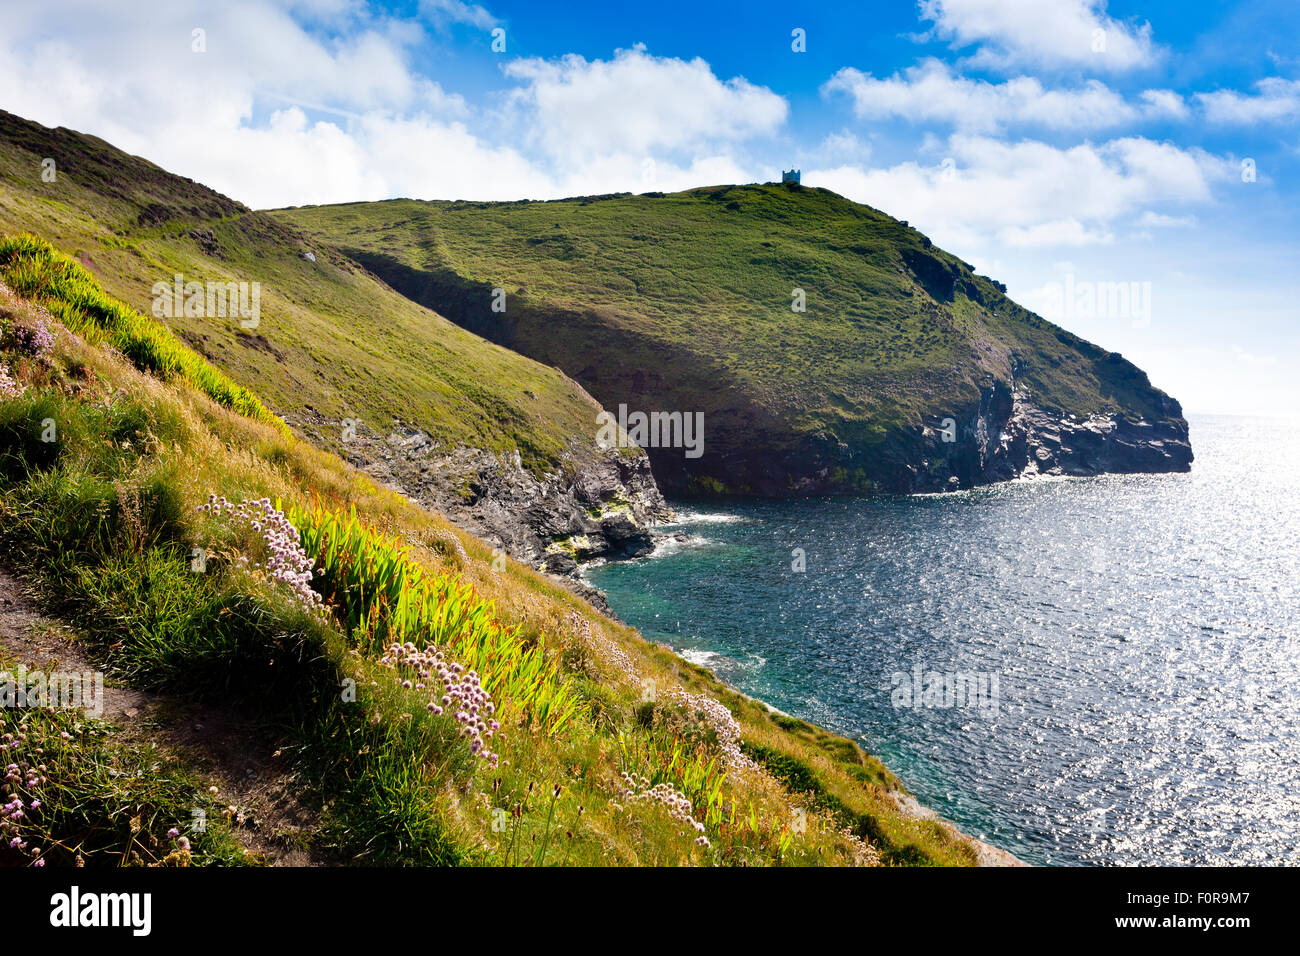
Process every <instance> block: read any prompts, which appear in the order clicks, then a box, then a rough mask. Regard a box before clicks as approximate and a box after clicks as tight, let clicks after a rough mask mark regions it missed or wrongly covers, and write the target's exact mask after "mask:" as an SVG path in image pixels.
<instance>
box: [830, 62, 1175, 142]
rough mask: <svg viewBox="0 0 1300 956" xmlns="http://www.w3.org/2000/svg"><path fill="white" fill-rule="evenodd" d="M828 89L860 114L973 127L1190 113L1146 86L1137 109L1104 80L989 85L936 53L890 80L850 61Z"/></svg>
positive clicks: (1056, 125) (1071, 125) (1079, 126)
mask: <svg viewBox="0 0 1300 956" xmlns="http://www.w3.org/2000/svg"><path fill="white" fill-rule="evenodd" d="M822 91H823V93H833V92H841V93H846V94H848V95H849V96H850V97H851V98H852V100H853V108H854V111H855V113H856V114H857V115H858V116H859V117H860V118H862V119H891V118H897V119H904V120H908V121H911V122H939V123H945V124H951V125H953V126H956V127H957V128H959V129H963V130H968V131H971V132H994V131H997V130H999V129H1002V128H1003V127H1006V126H1011V125H1031V126H1041V127H1045V128H1048V129H1056V130H1098V129H1108V128H1111V127H1115V126H1120V125H1123V124H1128V123H1133V122H1136V121H1138V120H1141V119H1144V118H1148V117H1155V116H1159V117H1162V118H1163V117H1171V116H1172V117H1175V118H1177V117H1179V116H1181V115H1185V114H1186V106H1185V105H1184V104H1183V102H1182V98H1181V97H1179V96H1178V94H1176V93H1172V92H1170V91H1168V90H1147V91H1146V92H1145V93H1143V94H1142V99H1143V101H1144V105H1143V106H1141V107H1139V106H1135V105H1133V104H1131V103H1129V102H1127V101H1126V100H1125V99H1124V97H1122V96H1121V95H1119V94H1118V93H1116V92H1115V91H1114V90H1112V89H1110V87H1108V86H1106V84H1104V83H1102V82H1100V81H1098V80H1090V81H1088V82H1087V83H1085V84H1084V85H1083V86H1080V87H1076V88H1074V89H1047V88H1044V86H1043V84H1042V82H1040V81H1039V80H1038V79H1037V78H1035V77H1030V76H1018V77H1015V78H1013V79H1009V80H1006V81H1005V82H1002V83H991V82H988V81H987V80H973V79H970V78H968V77H964V76H959V75H957V74H955V73H954V72H953V71H952V69H951V68H950V67H948V66H947V65H946V64H944V63H943V62H941V61H939V60H936V59H926V60H923V61H922V62H920V63H919V64H917V65H916V66H912V67H908V68H907V69H906V70H904V71H903V72H902V73H895V74H894V75H893V76H892V77H889V78H888V79H876V78H875V77H873V76H872V75H871V74H869V73H862V72H860V71H858V70H855V69H853V68H851V67H846V68H844V69H841V70H840V71H839V72H837V73H836V74H835V75H834V76H832V77H831V79H830V80H828V81H827V82H826V84H825V85H824V86H823V87H822Z"/></svg>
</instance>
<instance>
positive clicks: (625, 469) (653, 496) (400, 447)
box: [295, 420, 672, 610]
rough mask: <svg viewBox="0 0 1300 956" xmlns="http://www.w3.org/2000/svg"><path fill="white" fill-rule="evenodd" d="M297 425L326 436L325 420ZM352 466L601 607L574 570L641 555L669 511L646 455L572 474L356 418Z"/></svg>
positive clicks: (581, 466) (349, 453) (578, 467)
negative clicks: (536, 469)
mask: <svg viewBox="0 0 1300 956" xmlns="http://www.w3.org/2000/svg"><path fill="white" fill-rule="evenodd" d="M295 424H300V425H301V427H302V428H303V430H304V431H306V432H308V433H315V434H311V438H312V441H313V442H314V443H316V444H318V445H319V444H330V442H328V441H327V440H326V439H325V438H324V435H325V434H326V433H327V432H329V431H333V432H335V433H337V426H333V427H332V428H331V427H330V426H329V425H327V423H326V422H325V421H323V420H309V421H306V422H302V423H295ZM337 450H338V451H339V452H340V454H341V455H342V457H343V458H344V459H345V460H347V461H348V462H349V463H350V464H352V465H354V466H356V467H357V468H359V469H361V470H362V471H364V472H366V473H367V474H368V475H370V476H371V477H372V478H374V479H375V480H376V481H377V482H379V483H380V484H381V485H384V486H385V487H388V488H390V489H392V490H394V491H397V492H398V493H400V494H403V495H405V496H406V497H408V498H410V499H411V500H413V501H416V502H418V503H419V504H421V505H424V506H427V507H430V508H433V509H436V510H437V511H440V512H441V513H443V514H444V515H446V516H447V517H448V518H449V519H451V520H452V521H454V522H455V523H456V524H458V525H459V526H460V527H462V528H464V529H466V530H467V531H470V532H472V533H474V534H475V535H477V536H478V537H480V538H482V539H483V540H485V541H487V542H489V543H490V544H493V545H495V546H497V547H500V548H501V549H502V551H504V552H505V553H506V554H509V555H510V556H511V557H512V558H515V559H516V560H518V561H521V562H523V563H525V564H529V565H531V566H533V567H535V568H537V569H538V570H544V571H548V572H550V573H552V574H554V575H557V576H559V577H561V578H563V579H564V580H565V582H566V583H567V584H569V585H570V587H572V588H573V589H574V590H576V591H578V592H579V593H580V594H582V596H583V597H586V598H587V599H588V600H590V601H592V602H593V603H595V604H596V605H597V606H598V607H601V608H602V609H603V610H604V609H607V608H606V605H605V602H604V598H603V596H602V595H601V594H600V592H598V591H596V590H595V589H593V588H590V587H588V586H586V585H584V584H583V583H582V582H581V580H580V579H579V577H578V562H579V561H589V560H595V559H609V560H614V559H620V558H631V557H638V556H640V555H643V554H648V553H649V552H650V551H651V550H653V549H654V538H653V536H652V532H651V529H652V528H653V527H654V525H655V524H657V523H659V522H660V521H664V520H666V519H668V518H671V517H672V511H671V509H669V508H668V506H667V505H666V504H665V502H664V499H663V496H662V494H660V492H659V488H658V486H657V485H656V484H655V480H654V476H653V475H652V474H651V471H650V461H649V459H648V458H646V456H645V455H644V454H640V453H628V452H627V451H620V450H618V449H609V450H608V451H605V452H604V453H603V454H601V455H599V456H598V457H596V458H594V459H592V458H588V459H587V460H586V461H577V460H575V461H574V462H573V470H572V471H571V473H569V474H567V475H565V474H558V473H554V474H546V475H543V476H540V477H539V476H537V475H535V474H533V473H532V472H530V471H528V470H527V469H526V468H524V467H523V464H522V462H521V460H520V457H519V454H518V453H517V452H516V453H515V454H514V455H512V456H509V457H504V456H500V455H497V454H494V453H492V452H488V451H484V450H482V449H477V448H465V447H457V448H452V449H448V448H444V447H441V446H440V445H439V444H438V443H437V442H435V441H434V440H433V439H432V438H430V436H429V435H428V434H427V433H425V432H423V431H421V430H420V429H417V428H412V427H409V426H406V425H403V424H402V423H401V422H394V423H393V426H392V428H391V429H390V430H389V432H388V434H386V435H384V434H380V433H379V432H377V431H375V430H374V429H371V428H370V427H368V426H367V425H365V424H364V423H362V422H357V423H355V433H354V434H349V436H348V437H347V438H346V440H344V441H342V442H341V443H337Z"/></svg>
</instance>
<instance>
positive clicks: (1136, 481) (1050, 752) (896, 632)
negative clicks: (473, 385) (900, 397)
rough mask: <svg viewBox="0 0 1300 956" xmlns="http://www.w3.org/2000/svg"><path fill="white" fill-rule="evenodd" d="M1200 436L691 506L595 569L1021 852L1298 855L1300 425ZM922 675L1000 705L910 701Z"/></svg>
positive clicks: (1233, 859) (685, 647)
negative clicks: (649, 544) (966, 480)
mask: <svg viewBox="0 0 1300 956" xmlns="http://www.w3.org/2000/svg"><path fill="white" fill-rule="evenodd" d="M1191 428H1192V446H1193V448H1194V449H1195V451H1196V456H1197V459H1196V463H1195V464H1194V465H1193V470H1192V472H1191V473H1190V474H1186V475H1151V476H1106V477H1101V478H1088V479H1066V480H1056V481H1050V480H1049V481H1039V482H1016V483H1011V484H1007V485H1000V486H996V487H991V488H983V489H978V490H975V491H970V492H961V493H958V494H954V495H944V496H931V497H912V498H874V499H865V498H864V499H852V500H845V499H833V500H813V501H780V502H778V501H762V502H728V503H724V504H719V503H717V502H707V503H692V502H675V503H674V505H675V507H676V508H677V509H678V511H679V514H680V515H681V518H682V520H681V522H680V523H679V524H678V525H676V526H674V528H675V530H681V531H684V532H686V533H687V534H688V535H689V538H688V540H687V541H685V542H681V543H678V542H669V543H668V544H666V545H664V546H662V547H660V548H659V549H658V550H657V551H656V552H655V554H654V555H653V556H651V557H648V558H644V559H640V560H637V561H631V562H624V563H618V564H607V565H604V566H600V567H596V568H592V569H589V571H588V578H589V580H590V581H591V582H592V583H593V584H595V585H596V586H597V587H599V588H601V589H603V590H604V591H605V592H606V593H607V594H608V597H609V601H610V604H611V605H612V606H613V608H614V609H615V611H617V612H618V614H619V615H620V616H621V617H623V618H624V619H625V620H626V621H628V622H629V623H631V624H634V625H636V626H637V627H639V628H640V629H641V630H642V632H643V633H644V634H645V635H646V636H647V637H648V638H650V639H652V640H658V641H661V642H663V643H666V644H670V645H671V646H672V647H673V648H675V649H676V650H678V651H679V652H680V653H682V654H683V655H685V656H686V657H688V658H689V659H691V660H694V661H696V662H698V663H701V664H703V665H705V666H707V667H710V668H711V669H713V670H714V671H715V672H716V673H717V674H718V676H719V677H720V678H722V679H723V680H725V681H726V682H727V683H729V684H731V685H732V686H735V687H737V688H739V689H741V690H743V691H745V692H746V693H749V694H751V695H753V696H756V697H759V698H761V699H763V700H766V701H768V702H769V703H771V704H772V705H774V706H776V707H778V708H780V709H781V710H784V711H786V712H788V713H791V714H794V715H797V716H799V717H803V718H806V719H808V720H811V721H814V722H817V723H819V724H822V725H824V726H826V727H829V728H831V729H834V730H836V731H837V732H839V733H842V734H844V735H846V736H849V737H852V738H854V739H856V740H858V741H859V742H860V743H862V745H863V746H864V747H865V748H866V749H868V750H869V751H871V752H872V753H875V754H877V755H878V756H880V757H881V758H882V759H883V760H884V761H885V762H886V763H887V764H888V765H889V767H890V768H891V769H892V770H894V772H895V773H897V774H898V775H899V777H900V778H902V780H903V781H904V783H905V784H906V785H907V787H908V788H909V789H910V790H911V791H912V792H913V793H914V794H916V796H917V797H918V798H919V799H920V800H921V801H922V802H923V803H926V804H927V805H929V806H931V807H933V808H935V809H936V810H938V811H939V812H941V813H942V814H944V815H945V816H947V817H949V818H951V819H952V820H954V821H956V822H957V823H959V824H961V825H962V826H963V827H964V828H965V829H966V830H967V831H968V832H971V833H974V834H976V835H979V836H981V837H983V838H984V839H986V840H988V841H989V842H991V843H993V844H994V845H996V846H1000V847H1003V848H1004V849H1007V850H1010V851H1011V852H1013V853H1015V854H1017V855H1018V856H1020V857H1021V858H1022V859H1024V860H1026V861H1029V862H1033V863H1040V864H1270V863H1281V862H1290V863H1298V862H1300V657H1298V655H1297V640H1298V639H1300V594H1298V593H1297V581H1298V578H1300V494H1297V481H1298V476H1300V448H1298V447H1297V436H1300V428H1298V426H1297V423H1296V422H1290V421H1285V420H1265V419H1245V418H1219V417H1215V418H1210V417H1205V418H1193V419H1192V420H1191ZM795 549H803V553H804V560H805V563H806V570H804V571H803V572H798V571H796V570H794V569H793V567H792V564H794V563H796V561H797V558H798V554H797V553H796V552H795ZM918 667H919V668H920V670H921V672H922V673H923V674H926V675H929V674H939V675H949V677H951V676H952V675H957V674H959V673H960V674H966V675H971V676H972V678H973V679H978V678H981V677H982V679H983V680H984V682H985V683H984V684H983V685H981V689H982V690H984V691H986V692H987V693H986V694H985V696H984V697H983V698H980V699H974V698H973V696H972V695H968V696H967V697H966V698H965V699H963V698H962V697H961V695H957V697H956V699H954V698H953V697H949V698H948V699H946V700H944V699H942V698H935V699H934V701H933V704H934V705H927V703H926V701H925V699H924V698H922V699H920V700H918V701H916V703H919V704H921V706H899V703H900V699H899V695H898V694H897V693H895V690H896V688H897V687H898V686H899V685H900V683H905V682H902V681H901V679H899V678H896V677H895V675H898V674H907V675H911V674H912V673H913V672H914V668H918ZM994 679H996V685H994V683H993V681H994ZM930 680H931V678H930V677H928V676H927V677H924V678H923V681H926V682H928V681H930ZM994 691H995V692H996V695H994ZM918 696H920V695H918ZM943 704H949V705H951V706H942V705H943Z"/></svg>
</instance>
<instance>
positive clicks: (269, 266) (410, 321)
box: [0, 111, 598, 474]
mask: <svg viewBox="0 0 1300 956" xmlns="http://www.w3.org/2000/svg"><path fill="white" fill-rule="evenodd" d="M46 159H52V160H53V161H54V166H53V173H54V176H53V180H52V181H47V180H48V178H49V177H48V174H47V175H46V176H43V175H42V174H43V172H44V171H45V170H46V167H45V166H44V165H43V163H44V160H46ZM24 231H27V232H32V233H34V234H36V235H38V236H41V237H42V238H44V239H47V240H49V241H50V242H52V243H53V244H54V245H55V246H56V247H58V248H59V249H61V250H64V251H66V252H68V253H71V254H73V255H74V256H75V258H76V259H77V260H78V261H79V262H80V263H81V265H83V266H84V267H85V268H86V269H87V270H89V271H90V272H91V273H92V274H93V275H94V276H95V277H96V278H97V279H98V280H99V281H100V282H102V283H103V285H104V288H105V289H106V290H107V291H108V292H109V293H111V294H112V295H114V296H116V297H117V298H119V299H120V300H121V301H122V302H124V303H125V304H126V305H127V306H128V307H130V308H129V309H128V311H130V309H134V310H139V311H140V312H143V313H144V314H145V315H150V313H151V309H152V306H153V299H154V297H153V293H152V289H153V286H154V284H155V283H156V282H166V283H168V284H170V283H172V281H173V276H174V275H175V274H177V273H180V274H182V275H183V276H184V277H185V279H186V280H187V281H189V280H194V281H198V282H209V281H212V282H226V281H233V282H249V283H252V282H258V283H260V287H261V316H260V322H259V324H258V326H257V327H256V328H255V329H245V328H242V327H241V326H240V323H239V321H238V320H236V319H232V318H220V317H205V316H189V317H187V316H180V317H175V318H172V317H168V318H166V319H165V320H164V321H165V322H166V324H167V325H169V326H170V327H171V329H173V330H174V331H175V332H176V333H177V335H178V336H179V337H180V339H181V340H182V341H184V342H185V343H186V344H188V345H189V346H190V347H192V348H193V349H194V350H195V351H196V352H198V353H199V354H200V355H202V356H204V357H206V358H207V359H209V360H211V361H212V362H213V363H215V364H216V365H217V366H219V367H220V368H221V369H222V370H223V371H224V372H225V373H226V374H227V375H229V377H230V378H231V379H232V380H233V381H234V382H235V383H238V384H239V385H241V386H245V387H249V388H252V389H253V390H255V391H256V392H257V393H258V395H259V396H260V398H261V399H262V401H264V402H265V403H266V405H267V406H268V407H269V408H270V409H271V410H272V411H274V412H276V413H277V414H279V415H281V416H283V417H284V418H286V419H287V420H288V421H289V423H290V424H291V425H293V426H296V427H300V428H305V429H306V430H307V431H308V432H309V433H311V434H313V436H314V437H317V438H318V439H319V441H320V442H321V443H323V444H325V445H327V446H330V447H337V443H338V441H339V439H340V435H341V433H342V429H343V425H342V422H343V420H344V419H345V418H352V419H356V420H359V421H362V422H365V423H367V424H369V425H370V426H371V427H373V428H375V429H376V430H377V431H379V432H380V433H381V434H383V433H387V431H388V429H389V428H390V427H391V425H392V423H393V419H394V418H399V419H401V420H402V422H404V423H405V424H406V425H407V426H412V427H418V428H421V429H423V430H424V431H426V432H428V433H429V434H430V435H431V437H432V438H433V440H434V441H436V442H439V443H440V445H441V446H442V447H443V448H446V449H450V448H452V447H455V446H457V445H465V446H469V447H475V448H482V449H486V450H489V451H494V452H501V453H506V454H509V453H512V452H514V451H516V450H517V451H519V452H520V455H521V457H522V460H523V462H524V464H525V465H526V467H528V468H530V469H531V470H533V471H534V472H536V473H538V474H541V473H543V472H545V471H566V470H572V468H573V466H574V464H575V463H577V462H581V461H583V460H585V459H587V458H588V457H590V456H591V455H592V454H593V453H594V451H595V434H594V430H595V425H594V418H595V414H596V412H597V411H598V409H596V408H595V407H594V406H593V404H592V402H591V400H590V398H589V397H588V396H586V395H585V394H584V393H583V392H582V390H581V389H579V388H576V387H575V386H574V384H573V383H572V382H571V381H569V380H567V379H566V378H565V376H564V375H562V374H560V373H559V372H557V371H556V370H554V369H552V368H548V367H546V366H544V365H539V364H538V363H536V362H534V361H531V360H529V359H526V358H522V357H520V356H519V355H516V354H514V353H512V352H509V351H507V350H506V349H503V348H501V347H499V346H497V345H494V344H491V343H488V342H485V341H483V340H482V339H480V338H478V337H477V336H475V335H472V334H469V333H467V332H465V331H464V330H463V329H461V328H459V327H458V326H456V325H454V324H452V323H450V322H448V321H446V320H445V319H443V318H442V317H441V316H439V315H437V314H435V313H433V312H431V311H429V310H428V309H426V308H422V307H421V306H419V305H417V304H415V303H413V302H412V301H410V300H409V299H407V298H405V297H403V296H401V295H398V294H395V293H394V292H393V291H392V290H391V289H389V288H387V287H386V286H385V285H384V284H383V283H381V282H377V281H375V279H374V278H373V277H371V276H370V275H368V274H366V272H365V271H364V270H362V269H359V268H357V266H356V265H355V264H354V263H352V262H350V261H349V260H347V259H346V258H344V257H342V256H341V255H339V254H338V253H336V252H333V251H331V250H330V249H328V248H325V247H321V246H319V245H318V244H316V243H314V242H311V241H309V240H308V239H306V238H305V237H304V236H303V235H302V234H301V233H300V232H299V230H297V229H296V228H294V227H292V226H290V225H287V224H284V223H282V222H280V221H278V220H275V219H272V218H271V217H269V216H266V215H264V214H261V213H257V212H251V211H250V210H248V209H247V208H245V207H244V206H242V205H241V204H239V203H237V202H234V201H233V200H231V199H228V198H226V197H224V196H222V195H220V194H218V193H216V192H213V191H212V190H210V189H208V188H206V187H204V186H201V185H199V184H197V183H194V182H192V181H191V180H188V179H184V178H182V177H179V176H175V175H172V174H170V173H167V172H165V171H164V170H161V169H159V168H158V167H156V166H154V165H153V164H152V163H149V162H147V161H146V160H144V159H141V158H139V157H135V156H130V155H127V154H125V153H123V152H121V151H120V150H117V149H115V148H114V147H112V146H110V145H109V144H107V143H105V142H103V141H102V140H99V139H96V138H95V137H92V136H85V135H82V134H80V133H76V132H73V131H70V130H66V129H47V128H46V127H43V126H41V125H39V124H36V123H31V122H28V121H26V120H23V119H21V118H19V117H16V116H13V115H12V114H9V113H5V112H3V111H0V233H9V234H15V233H20V232H24ZM309 256H311V257H314V261H311V259H310V258H309Z"/></svg>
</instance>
